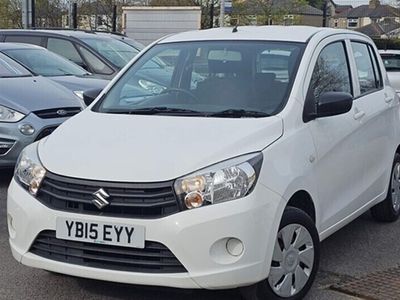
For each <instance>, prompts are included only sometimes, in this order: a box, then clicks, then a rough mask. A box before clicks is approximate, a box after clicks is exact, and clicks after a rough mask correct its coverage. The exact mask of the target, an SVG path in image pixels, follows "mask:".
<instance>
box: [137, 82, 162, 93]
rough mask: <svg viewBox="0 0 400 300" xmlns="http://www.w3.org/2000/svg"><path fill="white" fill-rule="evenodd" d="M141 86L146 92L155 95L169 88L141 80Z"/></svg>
mask: <svg viewBox="0 0 400 300" xmlns="http://www.w3.org/2000/svg"><path fill="white" fill-rule="evenodd" d="M138 82H139V85H140V86H141V87H142V88H144V89H145V90H147V91H149V92H150V93H152V94H154V95H158V94H161V93H162V92H163V91H164V90H166V89H167V88H166V87H165V86H162V85H160V84H158V83H155V82H151V81H148V80H145V79H139V81H138Z"/></svg>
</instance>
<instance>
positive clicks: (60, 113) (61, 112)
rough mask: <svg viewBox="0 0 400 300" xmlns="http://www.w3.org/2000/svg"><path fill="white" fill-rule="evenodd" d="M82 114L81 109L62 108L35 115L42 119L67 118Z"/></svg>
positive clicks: (38, 111) (36, 112)
mask: <svg viewBox="0 0 400 300" xmlns="http://www.w3.org/2000/svg"><path fill="white" fill-rule="evenodd" d="M80 112H81V108H80V107H61V108H51V109H43V110H37V111H34V112H33V113H34V114H35V115H36V116H38V117H39V118H41V119H53V118H67V117H72V116H74V115H76V114H78V113H80Z"/></svg>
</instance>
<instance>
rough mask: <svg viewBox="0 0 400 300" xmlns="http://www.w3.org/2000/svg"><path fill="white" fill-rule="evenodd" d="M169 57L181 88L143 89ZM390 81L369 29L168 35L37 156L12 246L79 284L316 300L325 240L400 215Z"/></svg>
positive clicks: (13, 190)
mask: <svg viewBox="0 0 400 300" xmlns="http://www.w3.org/2000/svg"><path fill="white" fill-rule="evenodd" d="M165 56H168V64H169V68H170V69H171V70H173V71H171V72H169V74H170V78H169V80H167V81H165V82H166V84H168V86H166V87H164V88H163V89H154V90H153V92H152V93H146V94H145V95H143V94H141V93H140V92H139V91H138V89H136V88H135V86H137V83H138V82H139V81H140V80H143V79H142V75H143V74H144V73H145V74H146V81H147V83H146V84H148V85H151V84H152V83H151V80H152V78H154V81H157V78H158V77H157V70H158V69H157V68H151V67H150V66H151V65H153V61H157V60H159V59H161V57H165ZM149 67H150V68H149ZM143 70H146V72H144V71H143ZM152 70H153V71H152ZM152 72H154V74H155V75H154V76H153V75H152ZM194 74H195V75H194ZM192 76H196V78H198V80H196V83H195V84H193V81H192V78H191V77H192ZM200 78H201V79H200ZM385 78H386V72H385V69H384V65H383V63H382V60H381V59H380V58H379V54H378V50H377V49H376V47H375V46H374V44H373V42H372V41H371V40H370V39H369V38H368V37H366V36H365V35H362V34H360V33H356V32H353V31H345V30H335V29H326V28H325V29H324V28H313V27H300V26H295V27H275V26H267V27H238V28H235V29H232V28H219V29H211V30H202V31H194V32H187V33H180V34H176V35H173V36H169V37H166V38H163V39H161V40H159V41H158V42H156V43H154V44H153V45H152V46H151V47H149V48H148V49H146V50H145V51H144V52H142V53H140V54H139V55H138V56H137V57H136V58H135V59H134V60H133V61H132V62H131V63H130V64H129V65H128V66H126V67H125V68H124V69H123V70H122V71H121V73H120V74H119V75H118V77H117V78H116V79H114V81H113V82H112V83H111V84H110V85H109V86H108V87H107V88H106V90H104V91H103V92H101V94H100V95H99V96H98V97H97V99H96V100H95V101H94V102H93V103H92V104H90V105H89V107H88V108H87V109H86V110H84V111H83V112H82V113H80V114H79V115H77V116H75V117H73V118H71V119H70V120H68V121H67V122H65V123H64V124H63V125H61V126H60V127H59V128H58V129H57V130H56V131H55V132H54V133H53V134H52V135H51V136H49V137H48V138H46V139H43V140H41V141H40V142H38V143H35V144H32V145H31V146H28V147H27V148H25V150H24V151H23V153H22V154H21V156H20V158H19V161H18V165H17V167H16V170H15V176H14V178H13V180H12V182H11V185H10V187H9V190H8V205H7V209H8V215H7V216H8V228H9V234H10V245H11V250H12V253H13V255H14V257H15V259H16V260H18V261H19V262H21V263H22V264H24V265H27V266H31V267H36V268H42V269H46V270H49V271H53V272H57V273H64V274H69V275H73V276H81V277H87V278H94V279H100V280H109V281H115V282H123V283H132V284H144V285H158V286H169V287H179V288H204V289H226V288H236V287H241V288H242V289H241V290H242V292H243V295H244V296H245V297H247V299H290V300H293V299H301V298H302V297H304V295H305V294H306V293H307V291H308V290H309V289H310V287H311V285H312V282H313V280H314V278H315V275H316V272H317V269H318V262H319V256H320V246H319V245H320V241H322V240H324V239H325V238H327V237H328V236H330V235H331V234H332V233H334V232H335V231H337V230H338V229H340V228H342V227H343V226H345V225H346V224H348V223H349V222H350V221H352V220H354V219H355V218H357V217H358V216H360V215H361V214H363V213H364V212H366V211H367V210H369V209H372V215H373V216H374V217H375V218H376V219H377V220H379V221H394V220H396V219H397V218H398V216H399V210H400V198H399V196H400V179H399V178H400V155H399V153H400V152H399V145H400V132H399V130H400V126H399V125H400V122H399V121H400V120H399V98H398V96H397V95H396V93H395V91H394V89H393V88H392V87H391V86H390V85H389V84H388V82H387V81H386V79H385ZM91 98H93V95H92V97H91V96H90V95H89V94H86V95H85V99H86V101H87V103H89V102H90V101H91V100H93V99H91ZM255 297H257V298H255Z"/></svg>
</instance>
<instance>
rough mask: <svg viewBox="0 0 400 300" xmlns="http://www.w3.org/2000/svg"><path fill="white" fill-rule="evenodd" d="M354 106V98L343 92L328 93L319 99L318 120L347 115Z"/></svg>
mask: <svg viewBox="0 0 400 300" xmlns="http://www.w3.org/2000/svg"><path fill="white" fill-rule="evenodd" d="M352 106H353V96H352V95H350V94H349V93H343V92H327V93H323V94H322V95H321V96H320V97H319V101H318V103H317V118H323V117H331V116H337V115H341V114H345V113H347V112H349V111H350V110H351V107H352Z"/></svg>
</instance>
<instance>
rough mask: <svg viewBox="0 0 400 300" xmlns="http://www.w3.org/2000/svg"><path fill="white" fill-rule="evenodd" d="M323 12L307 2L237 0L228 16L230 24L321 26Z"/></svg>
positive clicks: (291, 0)
mask: <svg viewBox="0 0 400 300" xmlns="http://www.w3.org/2000/svg"><path fill="white" fill-rule="evenodd" d="M322 21H323V12H322V10H320V9H318V8H315V7H313V6H311V5H308V4H301V5H299V4H297V2H296V1H293V0H273V1H271V2H269V3H262V2H259V1H255V2H254V1H251V0H239V1H236V2H234V6H233V13H232V15H231V16H230V23H231V24H232V25H236V24H239V25H309V26H322Z"/></svg>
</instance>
